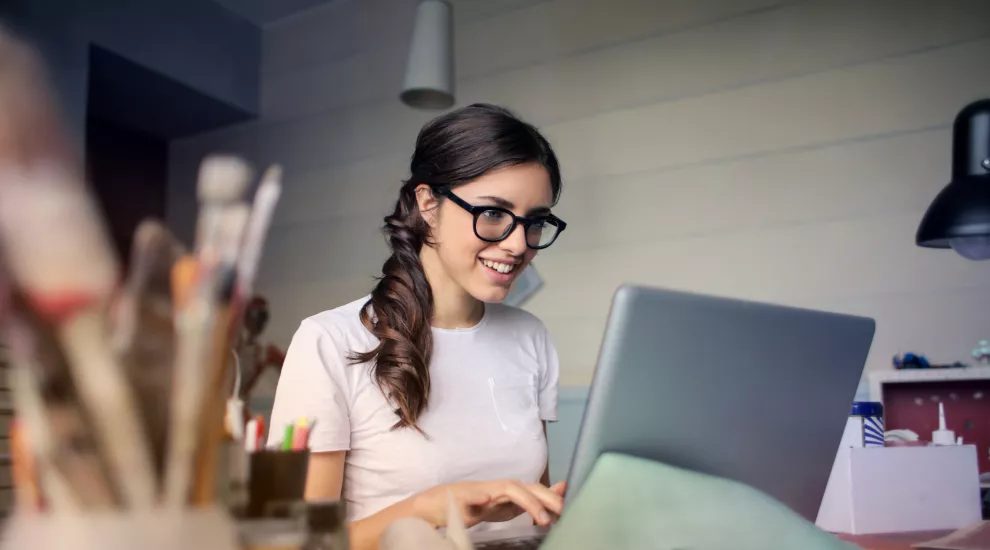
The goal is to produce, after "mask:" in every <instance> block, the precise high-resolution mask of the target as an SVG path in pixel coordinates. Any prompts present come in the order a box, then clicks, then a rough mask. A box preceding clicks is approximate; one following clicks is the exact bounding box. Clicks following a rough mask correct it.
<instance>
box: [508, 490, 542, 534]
mask: <svg viewBox="0 0 990 550" xmlns="http://www.w3.org/2000/svg"><path fill="white" fill-rule="evenodd" d="M544 489H546V488H545V487H544ZM548 492H549V491H548ZM504 494H505V495H506V496H507V497H509V498H510V499H511V500H512V502H513V503H515V505H516V506H518V507H520V508H522V509H523V510H524V511H525V512H526V513H528V514H529V515H531V516H533V519H534V520H536V523H537V524H539V525H549V524H550V521H551V517H550V513H549V512H548V511H547V508H546V506H544V505H543V502H542V501H541V499H539V498H537V497H536V495H534V494H533V492H532V491H530V490H529V489H528V488H527V487H524V486H523V485H522V484H521V483H518V482H507V485H506V487H505V489H504Z"/></svg>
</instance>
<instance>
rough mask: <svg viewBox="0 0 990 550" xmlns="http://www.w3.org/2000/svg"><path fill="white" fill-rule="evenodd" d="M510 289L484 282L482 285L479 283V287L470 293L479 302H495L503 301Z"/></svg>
mask: <svg viewBox="0 0 990 550" xmlns="http://www.w3.org/2000/svg"><path fill="white" fill-rule="evenodd" d="M510 290H511V289H510V288H506V287H503V286H495V285H492V284H486V285H484V286H481V285H479V288H477V289H476V290H475V292H472V293H471V295H472V296H474V298H475V299H476V300H478V301H480V302H485V303H489V304H495V303H499V302H503V301H505V298H506V297H507V296H508V295H509V291H510Z"/></svg>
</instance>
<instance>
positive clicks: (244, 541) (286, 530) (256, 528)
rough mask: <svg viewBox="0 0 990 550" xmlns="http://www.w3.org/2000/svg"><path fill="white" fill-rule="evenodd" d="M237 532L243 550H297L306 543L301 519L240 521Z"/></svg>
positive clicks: (304, 528) (304, 527)
mask: <svg viewBox="0 0 990 550" xmlns="http://www.w3.org/2000/svg"><path fill="white" fill-rule="evenodd" d="M237 532H238V539H239V541H240V545H241V548H242V549H243V550H299V549H300V548H302V546H303V544H304V543H305V542H306V525H305V524H304V523H303V519H302V517H299V518H291V519H252V520H246V521H243V520H242V521H240V522H238V526H237Z"/></svg>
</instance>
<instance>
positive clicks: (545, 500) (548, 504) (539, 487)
mask: <svg viewBox="0 0 990 550" xmlns="http://www.w3.org/2000/svg"><path fill="white" fill-rule="evenodd" d="M527 488H528V489H529V491H530V492H531V493H533V496H535V497H536V498H538V499H539V500H540V503H541V504H543V507H544V508H546V509H547V510H549V511H551V512H553V513H554V514H557V515H558V516H559V515H560V514H561V513H562V512H563V511H564V497H562V496H560V494H558V493H556V492H554V491H552V490H551V489H549V488H547V487H546V486H545V485H543V484H541V483H534V484H532V485H529V486H528V487H527Z"/></svg>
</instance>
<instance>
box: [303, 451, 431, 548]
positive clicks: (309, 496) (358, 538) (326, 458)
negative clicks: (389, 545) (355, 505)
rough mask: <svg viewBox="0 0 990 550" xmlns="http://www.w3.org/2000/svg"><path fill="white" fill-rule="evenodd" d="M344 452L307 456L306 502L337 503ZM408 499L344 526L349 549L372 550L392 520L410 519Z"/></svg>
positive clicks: (342, 472) (409, 502) (411, 511)
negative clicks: (323, 501) (326, 501)
mask: <svg viewBox="0 0 990 550" xmlns="http://www.w3.org/2000/svg"><path fill="white" fill-rule="evenodd" d="M346 454H347V453H346V451H337V452H330V453H313V454H311V455H310V457H309V472H308V473H307V475H306V493H305V498H306V500H339V499H340V495H341V488H342V487H343V482H344V458H345V457H346ZM414 515H416V514H415V510H414V509H413V507H412V501H411V500H410V499H407V500H404V501H402V502H399V503H397V504H394V505H392V506H389V507H388V508H386V509H384V510H382V511H381V512H378V513H377V514H374V515H372V516H370V517H367V518H364V519H361V520H358V521H355V522H353V523H351V524H350V525H349V526H348V529H349V533H348V537H349V538H350V547H351V548H352V549H353V550H375V549H377V548H378V540H379V539H380V538H381V535H382V533H383V532H384V531H385V528H386V527H388V526H389V525H390V524H391V523H392V522H393V521H395V520H397V519H400V518H404V517H411V516H414Z"/></svg>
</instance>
